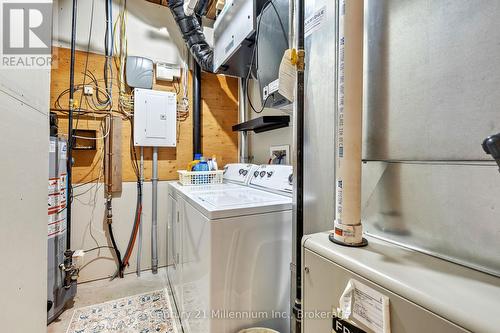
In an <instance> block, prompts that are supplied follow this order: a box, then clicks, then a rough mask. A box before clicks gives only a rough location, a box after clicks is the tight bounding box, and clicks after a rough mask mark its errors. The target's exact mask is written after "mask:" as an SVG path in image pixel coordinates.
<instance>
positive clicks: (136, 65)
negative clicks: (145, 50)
mask: <svg viewBox="0 0 500 333" xmlns="http://www.w3.org/2000/svg"><path fill="white" fill-rule="evenodd" d="M125 74H126V79H127V85H128V86H129V87H132V88H143V89H152V88H153V75H154V70H153V60H151V59H147V58H143V57H134V56H130V57H127V65H126V68H125Z"/></svg>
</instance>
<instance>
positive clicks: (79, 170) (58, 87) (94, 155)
mask: <svg viewBox="0 0 500 333" xmlns="http://www.w3.org/2000/svg"><path fill="white" fill-rule="evenodd" d="M145 56H147V55H145ZM54 58H55V62H54V66H53V69H52V79H51V107H52V108H53V107H54V103H55V101H56V99H57V97H58V96H59V95H60V94H61V92H63V91H64V90H65V89H67V88H68V87H69V62H70V53H69V50H68V49H64V48H55V49H54ZM86 60H87V54H86V53H85V52H77V53H76V61H75V62H76V64H75V83H76V84H81V83H82V82H83V74H82V73H83V72H84V68H85V64H86ZM103 67H104V56H102V55H98V54H92V53H90V54H89V55H88V63H87V69H88V70H89V71H91V72H92V73H94V75H95V76H96V77H97V79H98V80H100V79H102V78H103ZM87 82H88V79H87ZM189 87H191V78H190V79H189ZM153 89H155V90H163V91H175V87H174V86H173V85H172V84H171V83H163V82H161V83H160V82H155V84H154V87H153ZM117 96H118V89H117V87H116V85H114V86H113V100H114V103H113V104H114V105H117V103H118V100H117ZM189 96H190V109H192V103H191V102H192V100H191V88H189ZM75 99H76V100H77V101H78V100H79V99H80V96H79V94H77V95H75ZM202 99H203V124H202V135H203V140H202V142H203V153H204V155H205V156H212V155H215V156H217V159H218V161H219V165H224V164H226V163H231V162H235V161H236V160H237V154H238V153H237V150H238V138H237V135H236V134H235V133H233V132H232V131H231V126H232V125H234V124H235V123H236V122H237V119H238V111H237V109H238V84H237V80H236V79H234V78H229V77H225V76H218V75H213V74H208V73H203V75H202ZM60 104H61V105H62V107H63V108H65V107H66V106H67V105H68V95H67V94H66V95H64V96H63V98H61V100H60ZM82 104H83V103H82ZM77 123H78V128H79V129H95V130H97V131H98V134H97V136H98V137H101V136H102V135H103V130H102V128H101V124H102V121H101V120H99V119H95V118H94V117H80V118H79V119H78V120H75V122H74V124H75V125H76V124H77ZM67 124H68V123H67V116H66V114H65V113H62V112H59V131H60V133H67ZM130 133H131V131H130V123H129V121H127V120H124V121H123V122H122V175H123V181H135V180H136V178H135V174H134V172H133V169H132V162H131V161H132V159H131V154H130ZM192 136H193V133H192V118H191V113H190V115H189V117H188V118H187V119H186V120H184V121H180V122H179V123H178V140H177V147H176V148H161V149H160V150H159V177H160V180H173V179H176V178H177V170H180V169H185V167H186V165H187V163H188V162H189V161H191V159H192V145H193V138H192ZM102 147H103V142H102V140H99V141H98V142H97V150H96V151H74V153H73V156H74V161H75V164H74V169H73V179H74V182H75V183H84V182H91V181H95V180H96V179H99V178H101V174H100V173H101V172H102V168H101V165H102V157H103V155H102ZM137 156H139V150H138V149H137ZM151 160H152V149H151V148H145V168H144V169H145V176H146V179H150V176H151ZM101 181H102V179H101Z"/></svg>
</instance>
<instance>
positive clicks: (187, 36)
mask: <svg viewBox="0 0 500 333" xmlns="http://www.w3.org/2000/svg"><path fill="white" fill-rule="evenodd" d="M200 3H203V4H204V3H206V1H200ZM200 3H198V5H200ZM168 6H169V8H170V11H171V12H172V15H173V16H174V19H175V22H177V25H178V26H179V29H180V30H181V33H182V37H183V38H184V41H185V42H186V45H187V47H188V48H189V51H190V52H191V54H192V56H193V58H194V59H195V60H196V62H197V63H198V64H199V65H200V66H201V68H202V69H203V70H204V71H206V72H210V73H212V72H213V57H214V52H213V48H212V47H210V45H209V44H208V43H207V41H206V39H205V35H204V34H203V28H202V26H201V24H200V22H199V21H198V18H197V16H196V15H186V14H185V12H184V0H168ZM197 7H198V6H197Z"/></svg>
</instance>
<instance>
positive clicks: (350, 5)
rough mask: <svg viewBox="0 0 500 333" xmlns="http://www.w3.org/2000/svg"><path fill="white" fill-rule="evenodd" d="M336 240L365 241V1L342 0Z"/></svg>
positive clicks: (339, 58) (339, 46) (348, 243)
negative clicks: (363, 151) (362, 210)
mask: <svg viewBox="0 0 500 333" xmlns="http://www.w3.org/2000/svg"><path fill="white" fill-rule="evenodd" d="M339 5H340V6H339V28H338V34H339V38H338V48H337V49H338V55H337V57H338V58H337V59H338V60H337V66H338V67H337V71H338V82H337V85H338V96H337V99H338V105H337V130H336V132H337V133H336V144H337V147H336V148H337V149H336V156H335V157H336V158H335V161H336V168H335V177H336V202H335V208H336V209H335V210H336V220H335V227H334V231H333V235H334V240H335V241H336V242H339V243H342V244H346V245H354V246H356V245H360V244H362V243H363V227H362V225H361V143H362V141H361V140H362V103H363V0H349V1H346V0H340V2H339Z"/></svg>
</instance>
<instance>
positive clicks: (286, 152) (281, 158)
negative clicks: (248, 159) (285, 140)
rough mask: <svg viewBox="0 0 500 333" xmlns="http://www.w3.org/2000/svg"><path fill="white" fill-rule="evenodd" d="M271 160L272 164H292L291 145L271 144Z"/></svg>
mask: <svg viewBox="0 0 500 333" xmlns="http://www.w3.org/2000/svg"><path fill="white" fill-rule="evenodd" d="M270 162H271V164H285V165H290V146H289V145H283V146H271V148H270Z"/></svg>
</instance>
